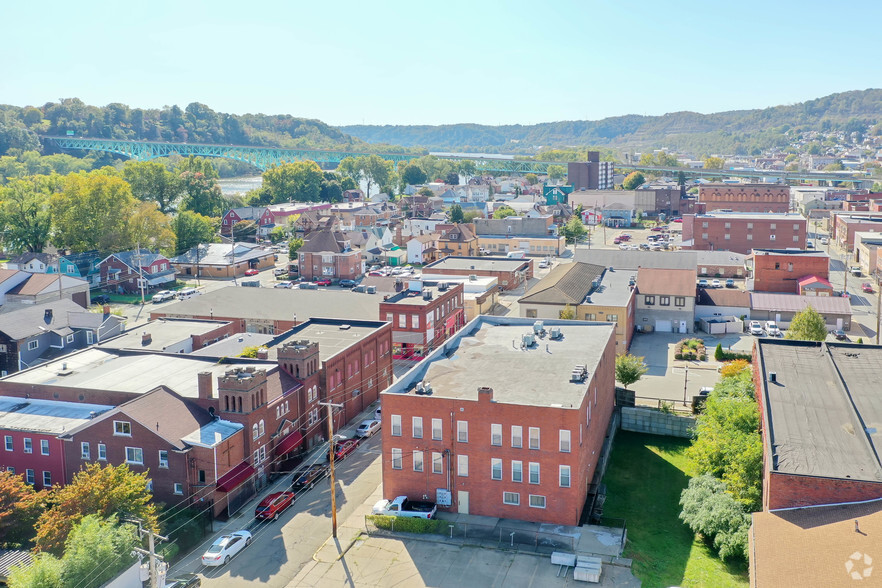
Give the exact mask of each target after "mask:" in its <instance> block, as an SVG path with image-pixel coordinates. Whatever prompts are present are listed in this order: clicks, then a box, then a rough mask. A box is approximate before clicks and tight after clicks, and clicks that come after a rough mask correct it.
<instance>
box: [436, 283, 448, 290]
mask: <svg viewBox="0 0 882 588" xmlns="http://www.w3.org/2000/svg"><path fill="white" fill-rule="evenodd" d="M447 288H448V286H447V282H438V291H439V292H444V291H445V290H447Z"/></svg>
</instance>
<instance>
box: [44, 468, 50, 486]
mask: <svg viewBox="0 0 882 588" xmlns="http://www.w3.org/2000/svg"><path fill="white" fill-rule="evenodd" d="M51 485H52V472H47V471H46V470H43V488H48V487H49V486H51Z"/></svg>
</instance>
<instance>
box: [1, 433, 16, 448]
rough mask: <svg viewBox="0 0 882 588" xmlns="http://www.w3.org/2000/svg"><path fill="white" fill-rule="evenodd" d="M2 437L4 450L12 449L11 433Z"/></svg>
mask: <svg viewBox="0 0 882 588" xmlns="http://www.w3.org/2000/svg"><path fill="white" fill-rule="evenodd" d="M3 439H4V441H5V442H6V451H12V450H13V449H14V445H13V444H12V435H6V436H5V437H4V438H3Z"/></svg>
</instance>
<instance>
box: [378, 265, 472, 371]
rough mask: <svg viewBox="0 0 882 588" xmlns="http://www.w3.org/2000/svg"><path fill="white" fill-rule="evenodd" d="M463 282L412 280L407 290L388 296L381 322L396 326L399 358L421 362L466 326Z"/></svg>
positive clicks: (395, 348)
mask: <svg viewBox="0 0 882 588" xmlns="http://www.w3.org/2000/svg"><path fill="white" fill-rule="evenodd" d="M464 289H465V287H464V286H463V284H462V283H450V284H448V283H447V282H424V281H422V280H410V281H409V282H408V284H407V289H405V290H403V291H401V292H398V293H397V294H394V295H391V296H385V297H384V299H383V302H381V303H380V320H384V321H386V322H388V323H390V324H391V325H392V355H393V357H394V358H395V359H413V360H420V359H422V358H423V357H425V356H426V355H427V354H428V353H429V352H430V351H431V350H432V349H434V348H435V347H437V346H438V345H440V344H441V343H443V342H444V341H445V340H447V338H448V337H450V336H451V335H453V334H454V333H456V332H457V331H459V330H460V329H461V328H462V326H463V325H464V324H465V322H466V320H465V309H464V308H463V291H464Z"/></svg>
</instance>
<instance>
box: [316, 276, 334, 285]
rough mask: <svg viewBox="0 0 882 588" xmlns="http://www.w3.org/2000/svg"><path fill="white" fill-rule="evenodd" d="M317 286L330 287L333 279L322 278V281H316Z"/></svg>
mask: <svg viewBox="0 0 882 588" xmlns="http://www.w3.org/2000/svg"><path fill="white" fill-rule="evenodd" d="M315 285H316V286H330V285H331V278H321V279H320V280H316V281H315Z"/></svg>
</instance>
